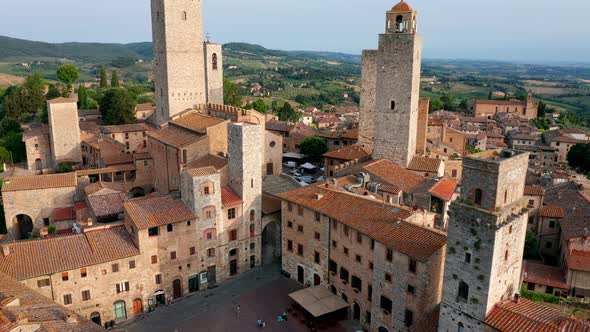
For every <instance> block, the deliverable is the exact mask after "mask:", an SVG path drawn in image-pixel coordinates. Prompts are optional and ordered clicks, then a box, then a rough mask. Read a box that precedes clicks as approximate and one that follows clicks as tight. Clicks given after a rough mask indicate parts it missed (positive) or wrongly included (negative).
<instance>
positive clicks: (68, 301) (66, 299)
mask: <svg viewBox="0 0 590 332" xmlns="http://www.w3.org/2000/svg"><path fill="white" fill-rule="evenodd" d="M69 304H72V294H66V295H64V305H69Z"/></svg>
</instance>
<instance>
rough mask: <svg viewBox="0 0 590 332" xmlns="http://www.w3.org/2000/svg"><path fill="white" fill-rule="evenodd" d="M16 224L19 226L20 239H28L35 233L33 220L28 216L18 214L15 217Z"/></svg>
mask: <svg viewBox="0 0 590 332" xmlns="http://www.w3.org/2000/svg"><path fill="white" fill-rule="evenodd" d="M14 224H16V225H17V226H18V234H19V236H18V237H19V239H28V238H30V237H31V233H33V229H34V225H33V219H32V218H31V217H29V216H28V215H26V214H18V215H16V216H15V217H14Z"/></svg>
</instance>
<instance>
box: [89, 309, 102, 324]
mask: <svg viewBox="0 0 590 332" xmlns="http://www.w3.org/2000/svg"><path fill="white" fill-rule="evenodd" d="M90 320H91V321H92V322H94V323H95V324H97V325H99V326H102V321H101V319H100V313H99V312H97V311H95V312H93V313H91V314H90Z"/></svg>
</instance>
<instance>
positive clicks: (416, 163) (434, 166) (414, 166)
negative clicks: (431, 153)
mask: <svg viewBox="0 0 590 332" xmlns="http://www.w3.org/2000/svg"><path fill="white" fill-rule="evenodd" d="M441 163H442V160H440V159H436V158H426V157H414V159H412V161H411V162H410V165H408V169H410V170H413V171H420V172H429V173H434V174H436V173H438V169H439V168H440V164H441Z"/></svg>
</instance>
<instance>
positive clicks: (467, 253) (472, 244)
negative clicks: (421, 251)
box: [439, 150, 528, 331]
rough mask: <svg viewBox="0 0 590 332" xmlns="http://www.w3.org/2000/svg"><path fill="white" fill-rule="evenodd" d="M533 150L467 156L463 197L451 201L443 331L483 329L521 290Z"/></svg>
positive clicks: (445, 269) (441, 318)
mask: <svg viewBox="0 0 590 332" xmlns="http://www.w3.org/2000/svg"><path fill="white" fill-rule="evenodd" d="M527 167H528V154H526V153H523V154H516V153H514V152H513V151H510V150H505V151H502V152H497V151H491V152H484V153H481V154H476V155H473V156H471V157H465V158H463V182H462V189H461V198H460V200H458V201H455V202H454V203H452V204H451V208H450V212H449V214H450V222H449V230H448V243H449V245H448V248H447V255H446V259H445V268H444V280H445V283H444V289H443V296H442V304H441V308H440V319H439V331H457V330H458V329H459V328H462V330H463V331H481V330H483V329H484V326H485V323H484V321H485V318H486V315H487V314H488V313H489V312H490V310H491V309H492V308H493V306H494V305H495V304H496V303H498V302H500V301H503V300H507V299H510V298H511V297H512V296H514V295H515V294H516V293H518V292H519V290H520V282H521V268H522V255H523V251H524V240H525V233H526V229H527V221H528V209H527V204H528V200H527V199H526V198H525V197H524V196H523V193H524V187H525V178H526V173H527Z"/></svg>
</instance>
